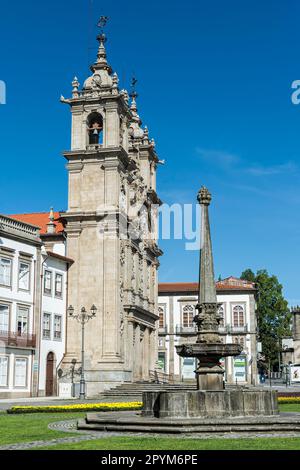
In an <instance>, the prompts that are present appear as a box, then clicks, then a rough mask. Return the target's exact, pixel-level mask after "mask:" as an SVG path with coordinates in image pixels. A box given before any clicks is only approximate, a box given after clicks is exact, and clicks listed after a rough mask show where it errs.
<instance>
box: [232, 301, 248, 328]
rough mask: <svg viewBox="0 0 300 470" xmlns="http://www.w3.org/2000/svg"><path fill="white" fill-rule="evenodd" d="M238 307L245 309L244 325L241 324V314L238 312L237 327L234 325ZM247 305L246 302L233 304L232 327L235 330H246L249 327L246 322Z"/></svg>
mask: <svg viewBox="0 0 300 470" xmlns="http://www.w3.org/2000/svg"><path fill="white" fill-rule="evenodd" d="M236 307H241V308H242V309H243V324H242V325H241V324H240V313H239V312H238V321H237V325H235V323H234V309H235V308H236ZM246 320H247V319H246V304H245V303H244V302H234V303H232V304H231V325H232V327H233V328H244V327H245V326H246V325H247V321H246Z"/></svg>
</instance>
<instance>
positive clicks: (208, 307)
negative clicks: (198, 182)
mask: <svg viewBox="0 0 300 470" xmlns="http://www.w3.org/2000/svg"><path fill="white" fill-rule="evenodd" d="M197 199H198V202H199V204H200V206H201V210H202V211H201V246H200V268H199V297H198V304H197V306H196V309H197V311H198V313H197V315H196V316H195V318H194V321H195V322H196V324H197V327H198V333H197V340H196V343H194V344H181V345H179V346H176V350H177V353H178V354H179V355H180V356H182V357H196V358H197V359H198V365H197V369H196V371H195V372H196V376H197V388H198V390H222V389H223V388H224V381H223V375H224V372H225V371H224V369H223V367H221V365H220V360H221V358H224V357H227V356H238V355H239V354H240V353H241V351H242V348H241V346H240V345H239V344H232V343H230V344H223V343H222V341H221V336H220V334H219V323H220V320H221V317H220V315H219V313H218V307H219V304H218V302H217V293H216V284H215V277H214V262H213V253H212V243H211V235H210V223H209V213H208V207H209V205H210V202H211V194H210V193H209V191H208V189H207V188H205V187H204V186H202V188H201V189H200V191H199V193H198V196H197Z"/></svg>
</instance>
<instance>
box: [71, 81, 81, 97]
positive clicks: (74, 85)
mask: <svg viewBox="0 0 300 470" xmlns="http://www.w3.org/2000/svg"><path fill="white" fill-rule="evenodd" d="M79 86H80V83H79V81H78V78H77V77H74V79H73V81H72V98H78V97H79V92H78V90H79Z"/></svg>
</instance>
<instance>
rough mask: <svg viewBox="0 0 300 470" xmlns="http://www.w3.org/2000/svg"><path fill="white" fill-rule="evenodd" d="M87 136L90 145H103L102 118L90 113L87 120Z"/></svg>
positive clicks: (99, 115) (97, 114)
mask: <svg viewBox="0 0 300 470" xmlns="http://www.w3.org/2000/svg"><path fill="white" fill-rule="evenodd" d="M87 126H88V136H89V144H90V145H101V144H102V143H103V118H102V116H101V114H99V113H92V114H91V115H90V116H89V118H88V123H87Z"/></svg>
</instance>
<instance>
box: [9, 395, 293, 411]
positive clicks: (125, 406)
mask: <svg viewBox="0 0 300 470" xmlns="http://www.w3.org/2000/svg"><path fill="white" fill-rule="evenodd" d="M278 403H279V404H284V403H290V404H299V405H300V397H296V396H288V397H287V396H286V397H278ZM142 406H143V403H142V402H141V401H135V402H120V403H80V404H74V405H50V406H13V407H12V408H10V409H9V410H7V413H9V414H17V413H59V412H63V413H65V412H68V411H70V412H74V411H75V412H76V411H130V410H141V409H142Z"/></svg>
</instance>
